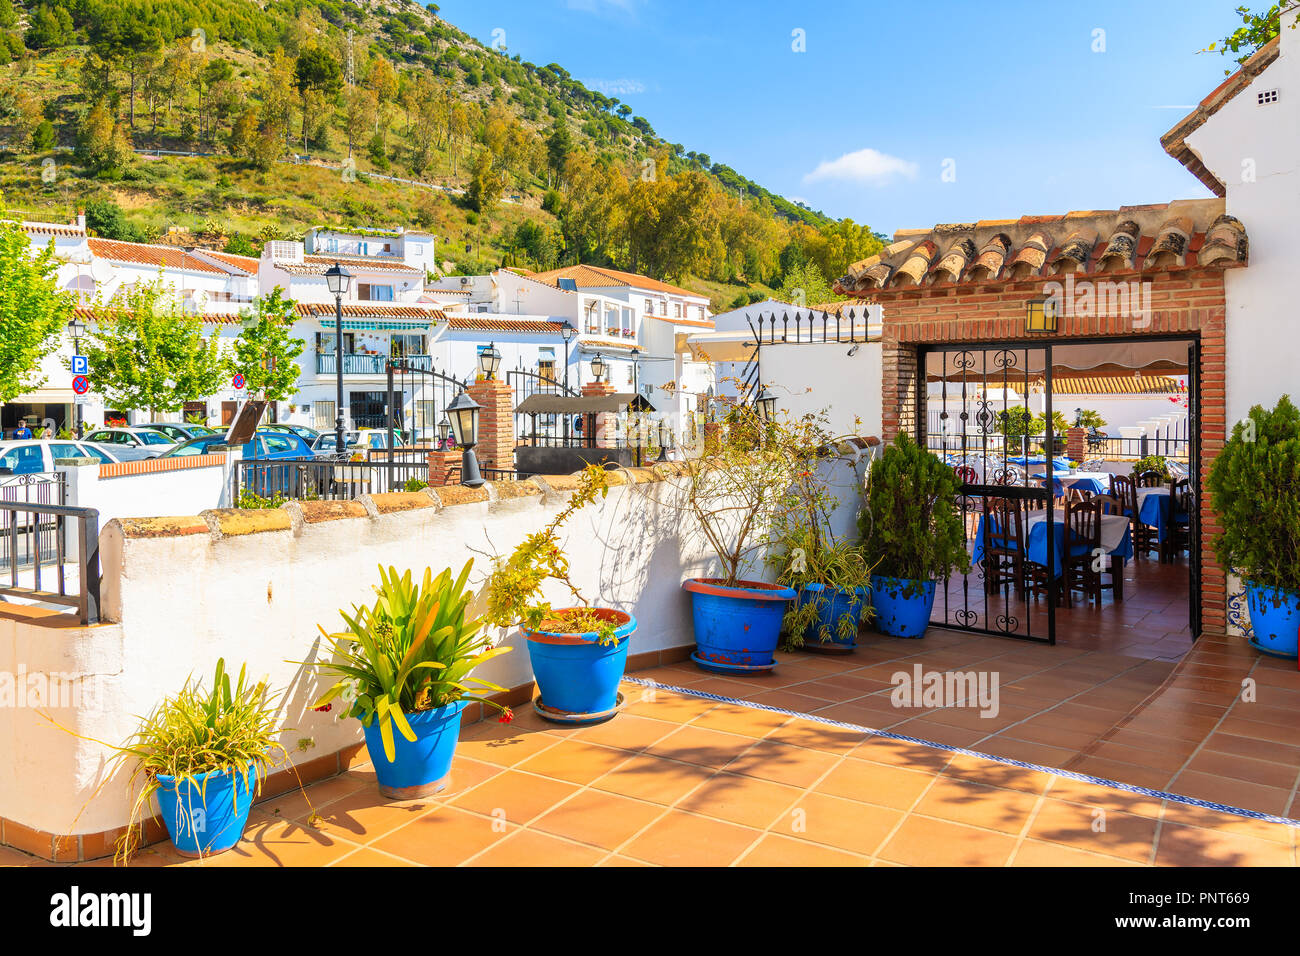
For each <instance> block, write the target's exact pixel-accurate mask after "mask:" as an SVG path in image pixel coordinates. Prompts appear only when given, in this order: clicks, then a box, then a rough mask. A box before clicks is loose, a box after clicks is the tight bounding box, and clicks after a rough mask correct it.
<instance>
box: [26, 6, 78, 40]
mask: <svg viewBox="0 0 1300 956" xmlns="http://www.w3.org/2000/svg"><path fill="white" fill-rule="evenodd" d="M72 36H73V26H72V16H71V14H69V13H68V11H67V10H66V9H64V8H63V7H50V6H47V5H45V4H42V5H40V6H39V7H36V9H35V10H33V11H32V12H31V15H30V18H29V20H28V23H27V33H26V34H25V35H24V36H23V42H24V43H26V44H27V46H28V47H29V48H30V49H33V50H53V49H55V48H57V47H62V46H67V45H68V44H69V43H71V42H72Z"/></svg>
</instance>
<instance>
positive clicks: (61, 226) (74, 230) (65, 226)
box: [5, 220, 86, 239]
mask: <svg viewBox="0 0 1300 956" xmlns="http://www.w3.org/2000/svg"><path fill="white" fill-rule="evenodd" d="M5 221H6V222H13V224H14V225H16V226H18V227H19V228H21V229H22V230H23V232H29V233H33V234H35V235H38V236H64V237H67V238H71V239H76V238H79V237H81V236H84V235H85V234H86V229H85V227H84V226H78V225H77V224H76V223H61V222H18V221H16V220H5Z"/></svg>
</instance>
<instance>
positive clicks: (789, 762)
mask: <svg viewBox="0 0 1300 956" xmlns="http://www.w3.org/2000/svg"><path fill="white" fill-rule="evenodd" d="M838 760H839V758H838V757H836V756H835V755H834V754H828V753H822V752H821V751H818V750H805V749H803V748H802V747H790V746H787V745H786V744H780V743H774V742H772V741H769V740H761V741H759V742H758V743H756V744H755V745H754V746H753V747H751V748H750V749H749V750H746V751H745V752H744V753H743V754H741V755H740V756H738V757H736V758H735V759H734V760H732V761H731V762H730V763H728V764H727V765H726V768H725V769H726V770H727V772H728V773H739V774H744V775H745V776H749V777H758V778H759V779H761V780H772V781H774V782H776V783H784V784H789V785H790V786H792V787H810V786H812V785H813V783H815V782H816V781H817V779H818V778H819V777H821V776H822V775H823V774H825V773H826V771H827V770H829V769H830V768H831V767H833V766H834V765H835V764H836V762H837V761H838Z"/></svg>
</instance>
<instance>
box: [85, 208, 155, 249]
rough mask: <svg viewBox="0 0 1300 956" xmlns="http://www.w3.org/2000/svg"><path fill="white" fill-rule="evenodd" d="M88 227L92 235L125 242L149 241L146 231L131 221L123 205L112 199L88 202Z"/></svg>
mask: <svg viewBox="0 0 1300 956" xmlns="http://www.w3.org/2000/svg"><path fill="white" fill-rule="evenodd" d="M86 229H87V230H89V232H90V233H91V235H94V236H99V237H100V238H103V239H120V240H121V241H123V242H148V241H149V236H148V235H146V234H145V231H144V230H143V229H141V228H140V227H139V226H137V225H136V224H135V223H133V222H130V221H128V220H127V218H126V214H125V213H124V212H122V207H121V206H119V205H118V204H117V203H115V202H114V201H113V200H111V199H92V200H90V201H89V202H87V203H86Z"/></svg>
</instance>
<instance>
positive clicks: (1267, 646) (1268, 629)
mask: <svg viewBox="0 0 1300 956" xmlns="http://www.w3.org/2000/svg"><path fill="white" fill-rule="evenodd" d="M1246 604H1247V606H1248V607H1249V608H1250V628H1251V630H1252V631H1254V632H1255V640H1254V642H1253V643H1254V645H1255V646H1256V647H1257V648H1259V649H1260V650H1261V651H1264V652H1265V653H1268V654H1276V655H1278V656H1279V657H1297V656H1300V653H1298V652H1300V640H1297V637H1298V636H1300V594H1297V593H1296V592H1295V591H1285V590H1283V589H1281V588H1268V587H1261V586H1260V585H1258V584H1255V583H1254V582H1252V581H1247V582H1246Z"/></svg>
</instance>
